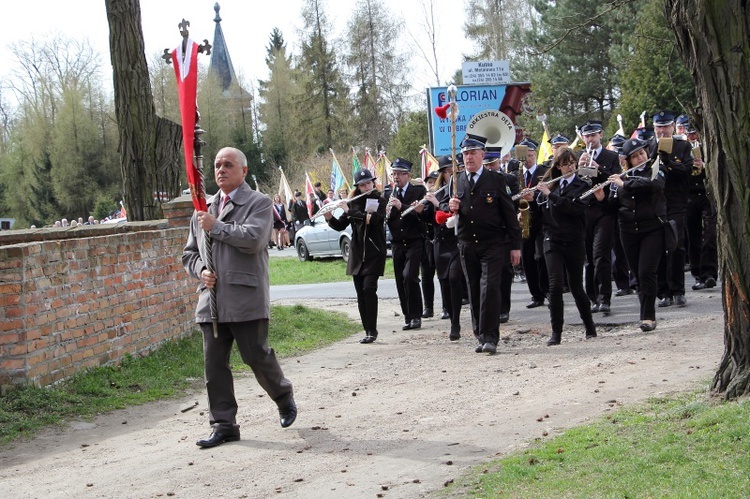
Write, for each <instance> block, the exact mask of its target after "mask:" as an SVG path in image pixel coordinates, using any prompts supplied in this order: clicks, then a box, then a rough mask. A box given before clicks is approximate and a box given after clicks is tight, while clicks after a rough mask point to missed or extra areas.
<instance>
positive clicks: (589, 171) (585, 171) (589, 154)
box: [578, 146, 599, 177]
mask: <svg viewBox="0 0 750 499" xmlns="http://www.w3.org/2000/svg"><path fill="white" fill-rule="evenodd" d="M586 158H587V159H588V161H587V162H586V166H580V165H579V167H578V169H579V170H580V171H581V172H580V173H579V175H580V176H582V177H596V176H597V175H598V174H599V168H598V167H596V166H594V147H593V146H586Z"/></svg>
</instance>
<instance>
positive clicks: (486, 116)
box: [466, 109, 516, 154]
mask: <svg viewBox="0 0 750 499" xmlns="http://www.w3.org/2000/svg"><path fill="white" fill-rule="evenodd" d="M466 133H471V134H474V135H479V136H480V137H486V138H487V144H486V146H487V147H498V148H500V150H501V152H500V154H506V153H507V152H508V151H510V149H511V148H512V147H513V144H514V143H515V141H516V127H515V125H513V121H512V120H511V119H510V118H509V117H508V115H507V114H505V113H503V112H501V111H497V110H495V109H485V110H484V111H479V112H478V113H477V114H475V115H474V116H472V118H471V120H469V123H468V124H467V125H466Z"/></svg>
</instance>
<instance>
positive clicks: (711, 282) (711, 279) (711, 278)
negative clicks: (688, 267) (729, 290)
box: [706, 277, 716, 288]
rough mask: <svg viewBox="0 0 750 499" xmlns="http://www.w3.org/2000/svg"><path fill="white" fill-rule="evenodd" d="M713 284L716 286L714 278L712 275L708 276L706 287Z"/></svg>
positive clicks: (711, 286)
mask: <svg viewBox="0 0 750 499" xmlns="http://www.w3.org/2000/svg"><path fill="white" fill-rule="evenodd" d="M714 286H716V279H714V278H713V277H709V278H708V279H706V287H707V288H713V287H714Z"/></svg>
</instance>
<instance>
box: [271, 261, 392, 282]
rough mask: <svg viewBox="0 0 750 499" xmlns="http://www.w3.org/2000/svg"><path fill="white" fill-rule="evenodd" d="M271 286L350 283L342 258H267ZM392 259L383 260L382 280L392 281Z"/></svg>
mask: <svg viewBox="0 0 750 499" xmlns="http://www.w3.org/2000/svg"><path fill="white" fill-rule="evenodd" d="M269 272H270V278H271V284H272V285H274V286H278V285H284V284H315V283H325V282H344V281H351V280H352V278H351V276H348V275H346V262H344V260H343V259H342V258H323V259H320V258H316V259H314V260H312V261H309V262H300V261H299V260H298V259H297V258H269ZM393 275H394V274H393V259H391V258H387V259H386V260H385V275H384V276H383V278H384V279H393Z"/></svg>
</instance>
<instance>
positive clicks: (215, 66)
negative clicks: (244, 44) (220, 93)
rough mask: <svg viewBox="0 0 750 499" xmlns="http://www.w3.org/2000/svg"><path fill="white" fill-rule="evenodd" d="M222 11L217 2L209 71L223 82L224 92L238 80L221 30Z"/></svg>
mask: <svg viewBox="0 0 750 499" xmlns="http://www.w3.org/2000/svg"><path fill="white" fill-rule="evenodd" d="M220 9H221V7H219V2H216V4H214V11H216V16H215V17H214V22H215V23H216V29H215V30H214V43H213V50H212V51H211V62H210V64H209V66H208V70H209V71H213V72H215V74H216V75H217V76H218V77H219V81H220V82H221V88H222V90H225V91H226V90H227V89H228V88H229V86H230V85H231V83H232V81H236V80H237V76H236V75H235V73H234V67H233V66H232V59H231V58H230V57H229V50H227V42H226V40H225V39H224V32H223V31H222V29H221V16H220V15H219V10H220Z"/></svg>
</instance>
